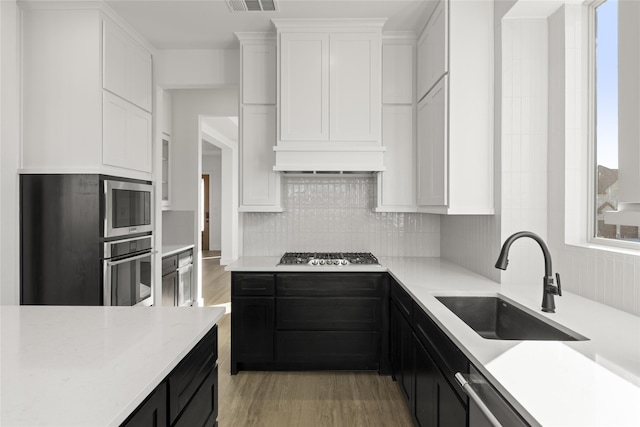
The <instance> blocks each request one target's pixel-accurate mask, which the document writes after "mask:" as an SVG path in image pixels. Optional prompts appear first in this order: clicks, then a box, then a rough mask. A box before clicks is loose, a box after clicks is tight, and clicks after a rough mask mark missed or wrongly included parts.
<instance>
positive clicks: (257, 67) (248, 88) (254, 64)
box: [242, 40, 276, 104]
mask: <svg viewBox="0 0 640 427" xmlns="http://www.w3.org/2000/svg"><path fill="white" fill-rule="evenodd" d="M242 103H243V104H275V103H276V43H275V40H273V41H272V42H269V43H267V42H263V43H259V44H258V43H256V44H244V43H243V45H242Z"/></svg>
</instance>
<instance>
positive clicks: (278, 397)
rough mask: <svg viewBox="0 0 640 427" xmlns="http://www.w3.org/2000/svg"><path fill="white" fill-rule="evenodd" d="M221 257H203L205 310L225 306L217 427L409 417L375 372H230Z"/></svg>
mask: <svg viewBox="0 0 640 427" xmlns="http://www.w3.org/2000/svg"><path fill="white" fill-rule="evenodd" d="M219 255H220V253H219V252H211V251H205V252H203V253H202V294H203V298H204V302H205V305H208V306H214V305H216V306H224V307H226V308H227V314H226V315H225V316H224V317H223V318H222V319H221V320H220V322H219V323H218V364H219V368H218V378H219V388H218V390H219V407H220V411H219V414H218V423H219V426H220V427H246V426H261V427H272V426H273V427H289V426H295V427H298V426H300V427H316V426H318V427H319V426H331V427H342V426H345V427H347V426H348V427H357V426H362V427H369V426H372V427H373V426H380V427H393V426H397V427H404V426H412V425H413V423H412V421H411V416H410V415H409V411H408V409H407V406H406V404H405V402H404V398H403V397H402V394H401V391H400V389H399V387H398V384H397V383H395V382H394V381H393V380H392V379H391V377H388V376H379V375H378V374H377V373H375V372H334V371H322V372H248V371H241V372H240V373H239V374H238V375H235V376H232V375H230V374H229V371H230V364H229V363H230V362H229V359H230V356H231V347H230V341H231V340H230V327H231V322H230V316H229V312H230V309H231V296H230V289H231V284H230V282H231V275H230V274H229V273H227V272H225V271H224V268H223V267H221V266H220V259H219V258H216V257H219Z"/></svg>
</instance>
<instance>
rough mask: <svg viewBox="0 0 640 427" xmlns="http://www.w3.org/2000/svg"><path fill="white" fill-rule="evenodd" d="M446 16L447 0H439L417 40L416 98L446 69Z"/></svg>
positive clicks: (421, 95)
mask: <svg viewBox="0 0 640 427" xmlns="http://www.w3.org/2000/svg"><path fill="white" fill-rule="evenodd" d="M447 17H448V13H447V0H440V1H439V2H438V4H437V5H436V7H435V9H434V11H433V13H432V14H431V17H430V18H429V21H428V22H427V25H426V26H425V29H424V31H423V33H422V35H421V36H420V40H419V41H418V99H421V98H422V97H423V96H424V95H425V94H426V93H427V92H428V91H429V90H430V89H431V88H432V87H433V85H434V84H436V82H437V81H438V80H440V78H441V77H442V76H443V75H444V74H445V73H446V72H447V70H448V63H447V62H448V61H447V52H448V40H447V26H448V22H447V21H448V19H447Z"/></svg>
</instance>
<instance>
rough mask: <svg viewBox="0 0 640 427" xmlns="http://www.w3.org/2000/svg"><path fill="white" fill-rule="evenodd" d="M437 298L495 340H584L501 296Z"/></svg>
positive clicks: (469, 324)
mask: <svg viewBox="0 0 640 427" xmlns="http://www.w3.org/2000/svg"><path fill="white" fill-rule="evenodd" d="M436 299H437V300H438V301H440V302H441V303H442V304H444V305H445V307H447V308H448V309H449V310H451V311H452V312H453V313H454V314H455V315H456V316H458V317H459V318H460V319H461V320H462V321H463V322H464V323H466V324H467V325H468V326H469V327H470V328H471V329H473V330H474V331H476V332H477V333H478V335H480V336H481V337H483V338H486V339H491V340H537V341H583V340H587V339H588V338H585V337H583V336H581V335H580V334H577V333H575V332H573V331H571V330H569V329H566V328H564V327H561V326H559V325H558V326H554V325H551V324H550V323H548V322H546V321H544V320H541V319H540V318H538V317H536V316H535V315H534V314H533V313H531V311H530V310H528V309H526V308H524V307H518V306H517V305H516V304H515V303H514V302H512V301H508V300H506V299H503V298H501V297H500V296H436Z"/></svg>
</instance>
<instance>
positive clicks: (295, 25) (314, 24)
mask: <svg viewBox="0 0 640 427" xmlns="http://www.w3.org/2000/svg"><path fill="white" fill-rule="evenodd" d="M271 22H273V25H275V27H276V28H277V29H278V30H279V31H282V30H287V29H295V30H296V31H300V30H305V29H318V28H321V29H322V30H323V31H324V32H327V31H332V30H340V31H342V30H348V31H349V32H353V31H357V30H358V29H359V28H362V29H366V30H368V31H370V30H371V29H378V30H379V31H382V27H384V24H385V23H386V22H387V18H376V19H369V18H362V19H356V18H348V19H321V18H309V19H272V20H271Z"/></svg>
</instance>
